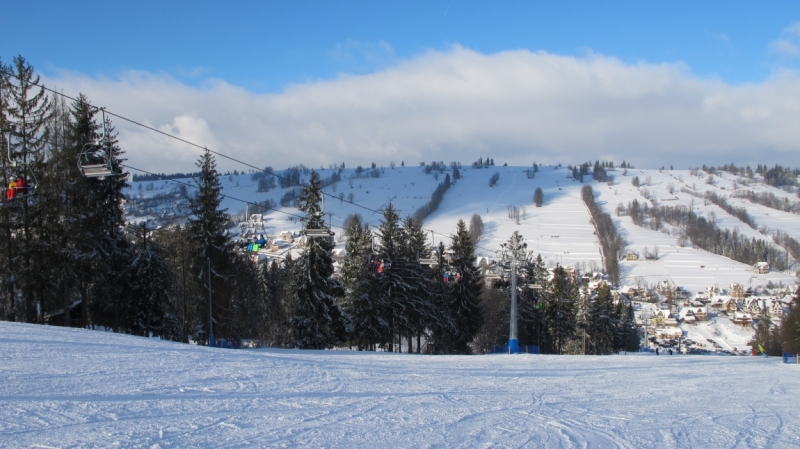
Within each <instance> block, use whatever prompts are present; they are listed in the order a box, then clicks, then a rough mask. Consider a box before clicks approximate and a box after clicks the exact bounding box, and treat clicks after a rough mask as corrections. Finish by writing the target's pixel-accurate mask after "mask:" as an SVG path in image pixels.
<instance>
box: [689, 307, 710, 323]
mask: <svg viewBox="0 0 800 449" xmlns="http://www.w3.org/2000/svg"><path fill="white" fill-rule="evenodd" d="M692 313H693V314H694V319H695V320H697V321H708V309H706V308H705V307H692Z"/></svg>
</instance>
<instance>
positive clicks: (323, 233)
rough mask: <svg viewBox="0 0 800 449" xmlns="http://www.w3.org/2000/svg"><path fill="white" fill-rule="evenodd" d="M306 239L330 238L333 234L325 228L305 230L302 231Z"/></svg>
mask: <svg viewBox="0 0 800 449" xmlns="http://www.w3.org/2000/svg"><path fill="white" fill-rule="evenodd" d="M303 232H304V234H305V235H306V237H332V236H333V233H332V232H331V231H329V230H328V229H327V228H318V229H306V230H305V231H303Z"/></svg>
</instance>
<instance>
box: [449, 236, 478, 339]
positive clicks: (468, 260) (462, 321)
mask: <svg viewBox="0 0 800 449" xmlns="http://www.w3.org/2000/svg"><path fill="white" fill-rule="evenodd" d="M451 245H452V249H453V262H452V270H453V271H454V272H455V273H457V275H461V278H460V279H459V280H458V281H457V282H455V283H454V284H453V286H452V289H451V290H450V292H449V295H448V296H449V309H450V310H449V312H450V317H451V319H452V321H453V323H454V324H455V334H454V335H453V340H452V341H451V342H450V345H451V349H452V351H454V352H456V353H468V352H469V346H468V344H469V343H470V342H472V339H473V338H474V336H475V334H477V333H478V331H479V330H480V328H481V325H482V324H483V310H482V309H481V306H480V294H481V290H482V288H483V277H482V276H481V274H480V271H479V270H478V267H477V266H476V265H475V261H476V257H475V247H474V246H473V244H472V238H471V237H470V235H469V231H467V225H466V223H464V220H459V221H458V223H457V224H456V233H455V234H454V235H453V236H452V244H451Z"/></svg>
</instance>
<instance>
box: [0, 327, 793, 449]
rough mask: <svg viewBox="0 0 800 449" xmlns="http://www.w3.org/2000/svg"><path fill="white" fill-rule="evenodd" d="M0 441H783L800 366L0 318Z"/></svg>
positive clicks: (555, 444)
mask: <svg viewBox="0 0 800 449" xmlns="http://www.w3.org/2000/svg"><path fill="white" fill-rule="evenodd" d="M0 359H2V364H0V373H2V376H3V382H0V405H2V406H1V407H0V447H147V448H168V447H175V448H177V447H180V448H192V447H476V446H499V447H507V446H514V447H521V446H522V447H545V448H561V447H565V448H567V447H624V448H648V447H677V448H698V447H703V448H713V447H778V448H780V447H797V446H798V445H800V409H798V408H797V406H796V398H797V396H798V394H800V376H798V374H800V365H785V364H782V363H781V361H780V359H777V358H769V359H766V358H762V357H729V356H679V355H675V356H671V357H670V356H664V355H662V356H655V355H651V354H628V355H619V356H604V357H596V356H534V355H515V356H509V355H487V356H425V355H423V356H416V355H408V354H385V353H384V354H382V353H358V352H349V351H299V350H263V351H262V350H225V349H214V348H206V347H198V346H189V345H184V344H179V343H172V342H165V341H159V340H152V339H145V338H141V337H133V336H127V335H119V334H113V333H107V332H98V331H89V330H83V329H64V328H58V327H45V326H37V325H27V324H19V323H9V322H0Z"/></svg>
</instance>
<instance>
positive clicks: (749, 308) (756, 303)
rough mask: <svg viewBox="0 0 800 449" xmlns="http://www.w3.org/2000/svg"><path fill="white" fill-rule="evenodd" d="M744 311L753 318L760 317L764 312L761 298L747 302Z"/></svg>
mask: <svg viewBox="0 0 800 449" xmlns="http://www.w3.org/2000/svg"><path fill="white" fill-rule="evenodd" d="M742 310H743V311H745V312H747V313H749V314H750V315H753V316H760V315H761V314H762V313H763V312H764V307H763V305H762V301H761V299H759V298H750V299H748V300H745V302H744V307H742Z"/></svg>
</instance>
